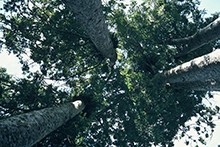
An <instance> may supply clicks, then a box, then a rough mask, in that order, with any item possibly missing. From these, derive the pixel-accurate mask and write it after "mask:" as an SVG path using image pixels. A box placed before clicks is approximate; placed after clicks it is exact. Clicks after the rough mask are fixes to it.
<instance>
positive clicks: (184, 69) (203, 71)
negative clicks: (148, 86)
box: [164, 49, 220, 91]
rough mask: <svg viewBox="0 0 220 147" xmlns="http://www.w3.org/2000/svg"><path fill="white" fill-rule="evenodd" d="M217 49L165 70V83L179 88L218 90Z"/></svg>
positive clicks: (218, 58) (219, 53)
mask: <svg viewBox="0 0 220 147" xmlns="http://www.w3.org/2000/svg"><path fill="white" fill-rule="evenodd" d="M219 51H220V50H219V49H217V50H215V51H213V52H211V53H210V54H207V55H204V56H201V57H198V58H195V59H193V60H191V61H189V62H186V63H183V64H181V65H179V66H177V67H175V68H172V69H170V70H168V71H166V72H165V73H164V78H165V81H166V82H165V83H167V84H170V85H175V86H174V88H180V89H181V88H184V87H185V88H190V89H192V90H199V89H200V90H204V91H209V90H219V73H220V72H219V61H220V57H219V56H220V52H219Z"/></svg>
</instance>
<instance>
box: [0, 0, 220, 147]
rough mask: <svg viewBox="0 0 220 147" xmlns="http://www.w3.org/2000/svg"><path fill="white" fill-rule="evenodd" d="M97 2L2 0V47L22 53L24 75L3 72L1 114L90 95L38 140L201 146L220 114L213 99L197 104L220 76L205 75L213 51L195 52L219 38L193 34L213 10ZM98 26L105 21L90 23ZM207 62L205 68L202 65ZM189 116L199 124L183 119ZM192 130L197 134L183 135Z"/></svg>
mask: <svg viewBox="0 0 220 147" xmlns="http://www.w3.org/2000/svg"><path fill="white" fill-rule="evenodd" d="M90 2H91V3H90ZM100 2H101V1H100V0H92V1H89V0H85V1H83V2H81V1H78V0H76V1H74V2H73V1H70V0H63V1H60V0H16V1H15V0H5V2H4V12H2V14H1V15H0V18H1V23H2V26H3V27H2V29H1V30H2V32H3V37H2V39H1V44H2V45H3V47H5V48H6V49H7V50H8V51H9V52H11V53H14V54H16V55H17V56H18V58H19V59H20V62H21V64H22V65H23V72H24V73H25V74H26V76H27V78H26V79H20V81H19V80H18V81H17V82H11V79H10V78H9V77H8V75H7V74H6V73H5V72H1V74H2V75H4V77H7V78H6V79H5V81H4V82H5V84H2V85H0V86H1V90H2V91H1V100H0V105H1V112H2V113H1V114H2V116H1V117H2V120H3V119H5V118H6V117H7V116H11V115H15V114H19V113H24V112H26V110H28V111H32V110H38V109H40V108H46V107H50V106H54V105H57V104H61V103H65V102H70V101H74V100H75V99H73V98H74V97H77V96H78V97H80V96H82V95H89V96H88V97H87V100H89V101H90V102H89V104H90V107H87V106H86V107H85V109H86V108H92V109H89V110H87V111H85V112H84V113H82V114H81V115H77V116H76V117H74V119H71V120H70V121H68V122H67V123H66V124H65V125H63V126H61V127H60V128H58V129H56V130H55V131H54V132H52V133H50V134H49V135H48V136H46V137H45V138H44V139H43V140H41V141H39V142H38V143H37V144H36V146H38V145H43V146H62V145H69V146H111V145H116V146H152V145H161V146H173V142H174V140H175V139H177V138H179V137H185V138H186V144H187V145H188V144H189V143H194V144H199V143H202V144H205V143H206V138H208V137H209V136H210V135H211V134H212V132H213V130H214V127H215V125H214V121H213V120H214V118H215V116H216V115H217V114H219V107H218V106H212V107H209V106H206V105H205V104H204V103H203V102H202V100H203V99H207V100H209V99H211V98H212V95H211V94H210V92H209V91H208V90H213V89H214V90H218V78H214V77H212V78H213V79H206V75H207V74H209V73H211V72H208V73H207V71H208V70H207V69H209V68H212V66H213V67H214V69H215V67H217V66H218V64H219V63H218V58H219V57H217V56H215V57H214V59H213V60H212V58H211V57H213V56H211V55H212V53H211V55H210V54H209V55H206V56H203V57H199V56H202V55H204V54H207V53H210V52H211V51H212V50H213V48H218V46H219V44H218V37H219V36H218V35H216V36H210V37H209V38H207V40H206V39H205V40H204V41H203V40H202V43H201V42H200V41H199V38H200V36H202V35H200V33H201V34H202V33H205V34H206V33H208V34H209V31H206V29H205V28H207V25H208V24H210V23H212V22H213V21H214V20H215V19H216V18H217V17H218V15H217V14H216V15H213V16H212V17H210V18H207V19H204V18H203V14H204V12H203V11H200V10H198V4H199V2H198V1H197V0H155V1H152V0H146V1H144V2H142V3H141V4H137V3H136V2H135V1H133V2H131V3H130V4H126V3H123V2H122V1H114V0H109V1H107V2H106V3H103V4H102V5H100ZM83 4H88V5H86V6H85V7H83ZM76 6H78V7H76ZM79 6H82V7H80V8H79ZM92 6H94V7H92ZM78 8H79V9H78ZM93 8H95V10H94V9H93ZM90 12H91V13H90ZM95 12H97V16H94V15H95V14H96V13H95ZM94 22H96V24H94ZM217 22H218V21H217ZM99 25H100V26H103V25H104V27H103V28H102V29H99V30H97V29H95V30H93V29H94V28H96V27H97V28H99V27H98V26H99ZM105 25H106V26H105ZM216 25H217V26H216V27H214V28H219V25H218V23H217V24H216ZM209 26H212V25H209ZM200 29H201V30H203V31H199V30H200ZM217 30H219V29H217ZM203 35H204V34H203ZM100 36H103V38H102V37H100ZM105 37H106V38H107V39H105ZM202 39H204V38H202ZM185 40H187V41H185ZM188 41H189V42H188ZM191 42H192V43H191ZM194 42H196V44H194ZM108 44H109V46H108ZM192 45H195V47H194V46H193V47H192ZM112 46H113V47H114V48H117V61H116V62H115V60H116V52H115V49H114V48H112ZM185 50H187V53H185ZM105 51H106V52H105ZM108 51H109V52H110V53H108ZM26 55H27V56H28V58H24V56H26ZM108 55H110V56H108ZM196 57H199V58H196ZM106 58H109V59H110V62H109V61H108V59H106ZM194 58H196V59H194ZM203 59H205V60H204V61H207V65H206V64H204V66H201V70H200V64H199V63H200V62H201V63H203ZM207 59H208V60H207ZM216 59H217V60H216ZM190 60H191V61H190ZM187 61H188V62H187ZM211 61H213V62H211ZM184 62H186V63H184ZM198 62H199V63H198ZM33 63H37V64H38V65H39V67H40V68H39V70H38V71H37V72H33V71H32V70H31V65H32V64H33ZM113 63H115V64H114V66H113ZM191 63H193V64H191ZM197 63H198V64H199V65H198V64H197ZM181 64H182V65H181ZM215 64H216V65H215ZM177 65H179V66H177ZM182 67H185V69H186V70H183V71H181V69H182ZM212 69H213V68H212ZM215 73H216V75H215V77H217V74H218V73H217V72H215ZM197 75H203V77H204V78H203V79H201V80H200V79H198V78H197V77H196V76H197ZM211 76H212V75H211ZM182 77H184V80H182V79H183V78H182ZM189 77H190V78H191V79H190V78H189ZM178 78H179V79H180V80H178ZM45 80H46V81H48V80H50V81H53V82H59V83H61V84H60V85H59V86H58V87H55V86H52V85H49V84H46V83H45ZM187 80H188V81H187ZM213 81H214V83H217V84H214V85H212V83H213ZM193 84H195V85H193ZM189 85H190V86H191V87H190V86H189ZM201 85H202V86H203V87H201ZM207 85H208V87H207ZM91 99H92V100H91ZM21 109H22V110H21ZM192 117H196V118H197V119H196V121H195V124H193V125H187V123H186V122H187V121H189V120H190V119H191V118H192ZM191 129H194V130H195V131H196V132H197V133H198V137H197V136H189V135H188V134H187V132H188V131H189V130H191Z"/></svg>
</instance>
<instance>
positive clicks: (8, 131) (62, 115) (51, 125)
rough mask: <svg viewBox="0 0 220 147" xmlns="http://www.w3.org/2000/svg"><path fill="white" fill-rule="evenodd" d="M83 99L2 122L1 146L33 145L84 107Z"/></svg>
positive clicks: (0, 128) (0, 123)
mask: <svg viewBox="0 0 220 147" xmlns="http://www.w3.org/2000/svg"><path fill="white" fill-rule="evenodd" d="M84 107H85V105H84V104H83V102H82V101H80V100H78V101H74V102H72V103H68V104H63V105H61V106H59V107H51V108H44V109H42V110H38V111H32V112H29V113H25V114H21V115H17V116H14V117H10V118H7V119H5V120H2V121H1V122H0V130H1V134H0V142H1V143H0V145H1V146H32V145H34V144H36V143H37V142H39V141H40V140H41V139H43V138H44V137H45V136H46V135H47V134H48V133H50V132H52V131H54V130H55V129H57V128H58V127H60V126H61V125H63V124H64V123H65V122H67V121H68V120H70V119H71V118H73V117H74V116H75V115H77V114H78V113H80V112H81V111H82V110H83V109H84Z"/></svg>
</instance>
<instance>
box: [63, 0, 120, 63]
mask: <svg viewBox="0 0 220 147" xmlns="http://www.w3.org/2000/svg"><path fill="white" fill-rule="evenodd" d="M63 2H64V3H65V5H66V7H67V8H69V10H70V11H72V12H73V13H74V14H75V17H76V19H77V20H78V21H79V22H80V24H81V25H82V27H83V28H84V30H85V31H86V33H87V34H88V36H89V37H90V39H91V40H92V42H93V43H94V45H95V46H96V48H97V50H99V51H100V52H101V54H102V55H103V56H104V57H106V58H109V59H110V60H111V63H112V64H114V63H115V61H116V58H117V55H116V50H115V49H114V47H113V43H112V40H111V38H110V34H109V31H108V28H107V25H106V23H105V18H104V15H103V11H102V2H101V0H63Z"/></svg>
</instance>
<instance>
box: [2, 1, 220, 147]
mask: <svg viewBox="0 0 220 147" xmlns="http://www.w3.org/2000/svg"><path fill="white" fill-rule="evenodd" d="M2 2H3V0H0V8H1V7H2ZM199 8H200V9H206V11H207V13H208V14H207V16H208V15H210V14H212V13H215V12H220V0H201V5H200V7H199ZM0 51H1V49H0ZM0 67H5V68H7V72H8V73H9V74H11V75H13V76H15V77H22V71H21V65H20V64H19V61H18V59H17V58H16V56H15V55H12V54H10V55H9V54H8V53H7V52H5V51H1V52H0ZM214 93H215V97H214V100H213V103H215V104H217V105H218V106H220V92H214ZM183 142H184V141H183V140H180V141H176V142H175V147H185V146H186V145H185V144H184V143H183ZM207 143H208V144H207V145H206V146H202V145H201V146H199V147H217V146H218V145H220V121H217V122H216V128H215V131H214V134H213V136H212V138H211V139H209V141H208V142H207Z"/></svg>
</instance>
